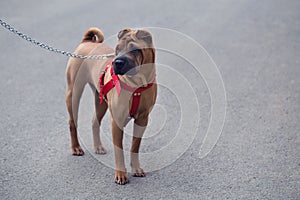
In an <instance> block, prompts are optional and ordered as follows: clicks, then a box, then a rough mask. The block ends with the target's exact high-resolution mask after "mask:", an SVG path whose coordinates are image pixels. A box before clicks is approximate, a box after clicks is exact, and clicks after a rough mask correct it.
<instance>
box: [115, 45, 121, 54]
mask: <svg viewBox="0 0 300 200" xmlns="http://www.w3.org/2000/svg"><path fill="white" fill-rule="evenodd" d="M119 52H120V48H119V47H118V46H117V47H116V53H117V54H118V53H119Z"/></svg>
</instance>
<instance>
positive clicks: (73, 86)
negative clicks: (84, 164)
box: [66, 67, 86, 156]
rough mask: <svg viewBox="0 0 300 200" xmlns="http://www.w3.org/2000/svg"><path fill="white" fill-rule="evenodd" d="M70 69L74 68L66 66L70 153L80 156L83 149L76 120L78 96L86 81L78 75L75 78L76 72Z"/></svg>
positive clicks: (79, 96)
mask: <svg viewBox="0 0 300 200" xmlns="http://www.w3.org/2000/svg"><path fill="white" fill-rule="evenodd" d="M72 70H74V69H71V67H68V69H67V90H66V105H67V110H68V113H69V128H70V136H71V149H72V155H75V156H82V155H83V154H84V151H83V150H82V148H81V146H80V144H79V141H78V137H77V128H78V127H77V121H78V108H79V103H80V98H81V95H82V92H83V89H84V86H85V84H86V82H85V81H84V80H83V79H82V78H80V77H78V78H76V75H77V73H76V72H75V73H74V71H72ZM75 78H76V79H75Z"/></svg>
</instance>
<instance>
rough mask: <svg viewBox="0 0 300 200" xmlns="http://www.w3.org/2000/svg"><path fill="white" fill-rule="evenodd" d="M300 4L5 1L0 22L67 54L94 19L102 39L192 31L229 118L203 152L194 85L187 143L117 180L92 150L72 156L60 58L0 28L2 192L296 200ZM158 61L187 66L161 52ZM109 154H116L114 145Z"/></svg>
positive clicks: (8, 195) (299, 178)
mask: <svg viewBox="0 0 300 200" xmlns="http://www.w3.org/2000/svg"><path fill="white" fill-rule="evenodd" d="M299 11H300V1H298V0H290V1H281V0H264V1H258V0H253V1H250V0H248V1H246V0H245V1H234V0H227V1H219V0H218V1H209V0H201V1H197V0H194V1H157V2H153V1H152V2H151V1H119V2H117V1H105V3H103V2H102V3H101V2H100V1H95V0H94V1H92V0H87V1H58V0H54V1H33V0H30V1H16V0H10V1H1V2H0V13H1V14H0V18H1V19H3V20H5V21H7V22H8V23H10V24H12V25H13V26H15V27H16V28H18V29H19V30H22V31H23V32H25V33H27V34H28V35H30V36H32V37H34V38H36V39H39V40H41V41H43V42H46V43H49V44H51V45H53V46H55V47H57V48H61V49H64V50H71V51H73V49H74V48H75V47H76V45H77V44H78V42H79V41H80V39H81V37H82V34H83V33H84V31H85V30H86V29H87V28H88V27H90V26H97V27H100V28H101V29H102V30H103V32H104V34H105V35H107V36H110V35H113V34H116V33H117V32H118V31H119V30H120V29H122V28H124V27H152V26H153V27H163V28H169V29H174V30H177V31H180V32H182V33H185V34H187V35H189V36H190V37H192V38H194V39H195V40H196V41H197V42H199V43H200V44H202V45H203V46H204V47H205V49H206V50H207V51H208V52H209V54H210V55H211V57H212V58H213V59H214V61H215V63H216V64H217V65H218V67H219V70H220V73H221V75H222V77H223V81H224V84H225V88H226V94H227V115H226V121H225V126H224V129H223V132H222V135H221V137H220V139H219V140H218V143H217V145H216V146H215V148H214V149H213V150H212V152H211V153H210V154H209V155H208V156H207V157H205V158H204V159H200V158H199V157H198V153H199V148H200V146H201V144H202V140H203V137H204V133H205V131H206V130H207V127H208V120H209V112H210V99H209V95H208V89H207V88H206V87H205V83H204V82H203V80H199V84H197V85H195V91H196V93H197V96H198V97H199V99H200V100H201V105H200V111H201V120H200V124H201V126H200V128H199V129H198V130H197V131H198V132H197V135H196V138H195V139H194V140H193V143H192V145H191V146H190V147H189V148H188V149H187V151H185V152H183V155H182V156H181V157H180V158H179V159H177V160H176V161H175V162H173V163H172V164H171V165H168V166H166V167H165V168H163V169H160V170H156V171H153V172H149V173H148V174H147V177H146V178H141V179H138V178H133V177H130V183H129V184H127V185H125V186H118V185H116V184H114V183H113V173H114V171H113V169H111V168H110V167H107V166H106V165H104V164H103V163H101V162H99V161H98V160H97V159H95V156H94V155H93V153H92V152H90V151H88V149H89V148H91V147H90V146H89V145H86V146H84V149H85V150H86V151H85V152H86V154H85V155H84V156H83V157H73V156H71V153H70V138H69V133H68V125H67V112H66V108H65V99H64V92H65V65H66V62H67V58H66V57H64V56H61V55H56V54H53V53H51V52H47V51H45V50H42V49H40V48H38V47H35V46H33V45H31V44H29V43H28V42H26V41H24V40H21V39H19V38H17V37H16V36H15V35H13V34H11V33H9V32H8V31H6V30H4V29H3V28H1V27H0V44H1V46H0V52H1V53H0V60H1V64H0V65H1V73H0V149H1V155H0V199H299V198H300V189H299V188H300V139H299V132H300V125H299V122H300V104H299V102H300V87H299V86H300V79H299V77H300V68H299V66H300V37H299V36H300V12H299ZM157 59H158V61H162V60H163V61H164V62H168V63H169V64H170V65H172V66H174V68H176V69H180V67H182V66H183V65H184V62H177V61H174V60H173V59H171V58H168V56H167V55H165V56H162V54H161V55H158V58H157ZM168 63H167V64H168ZM185 69H187V71H186V72H187V73H188V72H189V69H190V68H185ZM158 76H159V75H158ZM159 78H160V79H164V78H167V77H162V76H160V77H159ZM192 78H193V77H192ZM160 92H161V93H160V95H159V99H158V101H159V102H160V104H165V105H168V103H169V101H170V99H169V98H167V97H166V96H167V95H166V94H168V91H164V90H163V88H162V89H161V90H160ZM87 96H88V95H87ZM175 103H176V102H175ZM84 105H86V104H84ZM168 106H169V107H170V106H172V102H171V103H170V105H168ZM171 108H172V107H171ZM175 108H177V107H176V106H175ZM175 108H174V109H175ZM170 112H172V110H171V111H170ZM83 113H84V112H83ZM175 113H176V112H175ZM91 115H92V113H91ZM88 120H89V119H88ZM168 121H169V123H170V124H169V126H170V128H166V129H165V130H163V131H162V132H161V133H160V135H159V136H156V137H154V138H153V140H148V141H145V143H143V145H142V151H147V150H150V151H151V150H156V149H159V148H160V147H161V146H162V145H165V144H166V143H167V142H168V138H169V137H174V135H172V133H170V130H172V125H173V126H176V123H178V119H176V115H172V117H170V118H169V119H168ZM88 123H89V124H86V123H83V121H82V122H81V123H80V126H81V127H82V128H81V132H80V134H81V135H82V138H84V137H90V138H91V137H92V134H91V130H90V121H88ZM152 125H153V126H157V124H155V123H153V124H152ZM85 127H87V129H85ZM190 131H195V130H186V133H188V132H190ZM104 134H106V135H107V137H109V136H110V134H109V133H104ZM164 134H166V136H165V135H164ZM128 140H129V139H128ZM105 145H108V144H105ZM106 156H107V157H108V158H109V157H110V158H111V159H113V153H112V152H108V154H107V155H106Z"/></svg>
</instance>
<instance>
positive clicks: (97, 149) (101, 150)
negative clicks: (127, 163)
mask: <svg viewBox="0 0 300 200" xmlns="http://www.w3.org/2000/svg"><path fill="white" fill-rule="evenodd" d="M95 153H96V154H106V149H105V148H104V147H103V146H102V145H99V146H98V147H95Z"/></svg>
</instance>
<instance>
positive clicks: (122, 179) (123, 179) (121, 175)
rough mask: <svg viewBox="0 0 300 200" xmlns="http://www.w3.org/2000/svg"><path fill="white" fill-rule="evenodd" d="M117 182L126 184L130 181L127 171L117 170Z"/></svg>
mask: <svg viewBox="0 0 300 200" xmlns="http://www.w3.org/2000/svg"><path fill="white" fill-rule="evenodd" d="M115 183H117V184H119V185H125V184H126V183H129V179H128V176H127V173H126V172H123V171H118V170H116V172H115Z"/></svg>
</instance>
